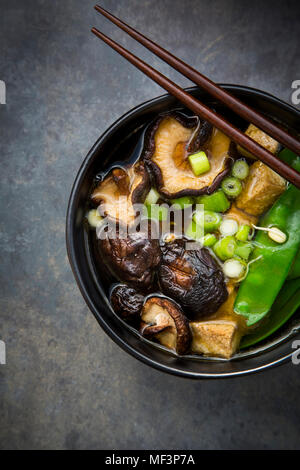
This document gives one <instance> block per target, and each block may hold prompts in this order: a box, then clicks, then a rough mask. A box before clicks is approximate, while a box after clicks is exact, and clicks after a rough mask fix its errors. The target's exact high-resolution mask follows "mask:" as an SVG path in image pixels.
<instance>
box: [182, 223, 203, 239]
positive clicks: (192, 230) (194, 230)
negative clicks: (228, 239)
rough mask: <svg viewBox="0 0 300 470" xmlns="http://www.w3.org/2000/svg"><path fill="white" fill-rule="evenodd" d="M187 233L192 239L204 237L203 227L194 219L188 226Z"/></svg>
mask: <svg viewBox="0 0 300 470" xmlns="http://www.w3.org/2000/svg"><path fill="white" fill-rule="evenodd" d="M185 235H186V236H187V237H188V238H191V239H192V240H198V241H202V238H203V227H201V226H200V225H198V224H196V222H194V220H192V221H191V223H190V224H189V226H188V228H187V229H186V231H185Z"/></svg>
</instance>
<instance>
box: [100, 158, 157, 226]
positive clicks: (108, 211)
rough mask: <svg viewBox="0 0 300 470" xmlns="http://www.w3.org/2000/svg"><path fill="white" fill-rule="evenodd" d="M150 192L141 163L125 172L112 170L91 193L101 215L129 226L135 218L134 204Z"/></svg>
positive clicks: (119, 169)
mask: <svg viewBox="0 0 300 470" xmlns="http://www.w3.org/2000/svg"><path fill="white" fill-rule="evenodd" d="M149 190H150V179H149V175H148V173H147V171H146V169H145V167H144V164H143V163H142V162H139V163H137V164H136V165H134V166H132V167H130V168H128V169H127V170H125V169H124V168H115V169H113V170H112V171H111V172H110V173H109V174H108V176H106V178H105V179H104V180H103V181H101V182H100V183H99V184H98V186H97V187H96V188H95V190H94V191H93V193H92V196H91V199H92V201H93V202H94V203H95V204H99V205H100V211H101V215H104V216H108V217H109V218H110V219H114V220H117V221H118V222H120V223H122V224H123V225H131V224H132V223H133V222H134V220H135V218H136V216H137V213H136V210H135V208H134V207H133V205H134V204H138V203H142V202H144V200H145V197H146V196H147V193H148V192H149Z"/></svg>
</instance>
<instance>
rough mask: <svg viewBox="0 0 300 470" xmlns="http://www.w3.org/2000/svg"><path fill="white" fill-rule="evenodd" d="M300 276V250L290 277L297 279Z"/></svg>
mask: <svg viewBox="0 0 300 470" xmlns="http://www.w3.org/2000/svg"><path fill="white" fill-rule="evenodd" d="M298 277H300V251H298V253H297V256H296V258H295V261H294V264H293V266H292V267H291V270H290V272H289V275H288V279H296V278H298Z"/></svg>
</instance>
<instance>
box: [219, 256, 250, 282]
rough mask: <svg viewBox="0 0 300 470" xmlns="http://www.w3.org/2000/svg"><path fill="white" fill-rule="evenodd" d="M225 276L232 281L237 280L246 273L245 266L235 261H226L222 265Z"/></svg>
mask: <svg viewBox="0 0 300 470" xmlns="http://www.w3.org/2000/svg"><path fill="white" fill-rule="evenodd" d="M223 271H224V274H225V276H227V277H230V278H232V279H239V278H241V277H242V275H243V274H244V273H245V271H246V266H245V265H244V264H243V263H241V262H240V261H239V260H237V259H228V260H227V261H225V263H224V264H223Z"/></svg>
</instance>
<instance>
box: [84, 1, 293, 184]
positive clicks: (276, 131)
mask: <svg viewBox="0 0 300 470" xmlns="http://www.w3.org/2000/svg"><path fill="white" fill-rule="evenodd" d="M95 9H96V10H97V11H98V12H99V13H101V14H102V15H103V16H105V17H106V18H107V19H109V20H110V21H111V22H112V23H114V24H115V25H117V26H118V27H119V28H121V29H122V30H123V31H125V32H126V33H128V34H129V35H130V36H131V37H133V38H134V39H136V40H137V41H138V42H139V43H140V44H142V45H143V46H145V47H146V48H147V49H149V50H150V51H151V52H153V53H154V54H155V55H156V56H158V57H160V58H161V59H162V60H164V61H165V62H167V63H168V64H169V65H171V67H173V68H174V69H175V70H177V71H178V72H180V73H182V74H183V75H184V76H185V77H187V78H189V79H190V80H192V81H193V82H194V83H196V84H197V85H199V86H200V87H201V88H203V89H204V90H206V91H207V92H208V93H209V94H210V95H212V96H214V97H215V98H217V99H218V100H219V101H221V102H222V103H223V104H224V105H226V106H227V107H229V108H230V109H232V110H233V111H234V112H236V113H237V114H238V115H240V116H241V117H243V118H244V119H246V120H247V121H248V122H250V123H253V124H255V125H256V126H257V127H258V128H260V129H262V130H263V131H265V132H266V133H267V134H269V135H270V136H272V137H273V138H274V139H276V140H278V141H279V142H280V143H281V144H283V145H284V146H285V147H287V148H289V149H290V150H292V151H293V152H295V153H296V154H297V155H300V142H299V141H298V140H297V139H295V138H294V137H293V136H292V135H290V134H289V133H288V132H286V131H285V130H283V129H282V128H280V127H279V126H277V125H276V124H275V123H274V122H272V121H270V120H269V119H267V118H266V117H264V116H263V115H262V114H260V113H258V112H257V111H255V110H254V109H252V108H250V107H249V106H247V105H246V104H244V103H243V102H242V101H240V100H239V99H237V98H235V97H234V96H233V95H231V94H230V93H228V92H227V91H225V90H224V89H222V88H220V87H219V86H218V85H216V84H215V83H214V82H212V81H211V80H209V79H208V78H207V77H205V76H204V75H202V74H201V73H200V72H198V71H197V70H195V69H193V68H192V67H190V66H189V65H188V64H186V63H185V62H183V61H182V60H180V59H178V58H177V57H175V56H174V55H173V54H171V53H170V52H168V51H166V50H165V49H163V48H162V47H160V46H159V45H158V44H156V43H155V42H153V41H151V39H148V38H147V37H146V36H144V35H143V34H141V33H139V32H138V31H136V30H135V29H133V28H131V27H130V26H129V25H127V24H126V23H124V22H123V21H121V20H120V19H119V18H117V17H116V16H114V15H112V14H111V13H109V12H108V11H106V10H104V8H102V7H100V6H99V5H96V6H95ZM92 33H94V34H95V35H96V36H97V37H98V38H100V39H102V41H104V42H105V43H106V44H108V45H109V46H110V47H112V48H113V49H114V50H115V51H117V52H118V53H119V54H121V55H122V56H123V57H125V59H127V60H128V61H129V62H130V63H132V64H133V65H134V66H135V67H137V68H138V69H139V70H141V71H142V72H143V73H144V74H145V75H147V76H148V77H150V78H151V79H152V80H153V81H155V82H156V83H158V84H159V85H160V86H161V87H162V88H164V89H165V90H167V91H168V92H169V93H170V94H171V95H173V96H175V97H176V98H177V99H178V100H179V101H181V103H183V104H184V105H185V106H186V107H187V108H189V109H190V110H192V111H193V112H194V113H195V114H197V115H199V116H201V117H202V118H203V119H205V120H207V121H209V122H210V123H211V124H212V125H214V126H215V127H217V128H218V129H219V130H221V131H222V132H224V134H226V135H227V136H228V137H230V138H231V139H232V140H233V141H234V142H236V143H237V144H239V145H241V146H242V147H243V148H245V149H246V150H248V151H249V152H250V153H252V154H253V155H255V156H256V157H257V158H259V160H261V161H262V162H264V163H265V164H266V165H268V166H269V167H270V168H272V169H273V170H274V171H276V172H277V173H278V174H280V175H281V176H282V177H283V178H285V179H287V180H288V181H289V182H291V183H293V184H294V185H295V186H297V187H298V188H300V173H299V172H298V171H296V170H295V169H294V168H292V167H291V166H289V165H288V164H286V163H285V162H283V161H281V160H279V159H278V158H277V157H276V156H275V155H273V154H272V153H271V152H269V151H268V150H266V149H265V148H264V147H262V146H261V145H259V144H258V143H257V142H255V141H254V140H253V139H251V138H250V137H248V136H247V135H246V134H244V133H243V132H241V131H240V130H239V129H238V128H237V127H235V126H233V125H232V124H231V123H230V122H228V121H227V120H226V119H224V118H223V117H221V116H220V115H218V114H217V113H215V112H214V111H212V110H211V109H209V108H208V107H207V106H205V105H204V104H203V103H201V102H200V101H199V100H197V99H196V98H194V97H193V96H191V95H190V94H189V93H187V92H186V91H185V90H184V89H182V88H181V87H179V86H178V85H176V84H175V83H174V82H172V81H171V80H169V79H168V78H167V77H165V76H164V75H163V74H161V73H160V72H158V71H157V70H155V69H154V68H153V67H151V66H150V65H148V64H146V63H145V62H144V61H142V60H141V59H139V58H138V57H137V56H135V55H134V54H132V53H131V52H129V51H128V50H127V49H125V48H124V47H122V46H121V45H120V44H118V43H117V42H115V41H113V40H112V39H110V38H109V37H108V36H106V35H105V34H103V33H101V31H99V30H98V29H97V28H92Z"/></svg>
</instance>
